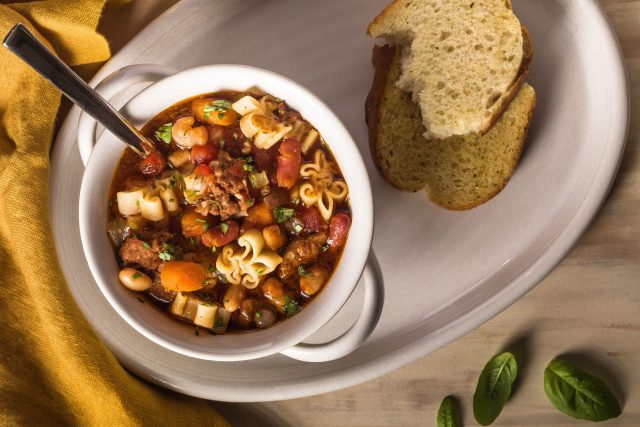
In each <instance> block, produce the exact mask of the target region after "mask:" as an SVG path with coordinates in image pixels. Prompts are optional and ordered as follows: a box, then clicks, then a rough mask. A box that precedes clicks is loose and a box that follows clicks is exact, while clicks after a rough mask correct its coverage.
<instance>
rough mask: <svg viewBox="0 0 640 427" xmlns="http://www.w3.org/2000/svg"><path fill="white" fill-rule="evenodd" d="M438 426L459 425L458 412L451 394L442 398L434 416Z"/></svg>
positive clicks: (450, 426)
mask: <svg viewBox="0 0 640 427" xmlns="http://www.w3.org/2000/svg"><path fill="white" fill-rule="evenodd" d="M436 423H437V426H438V427H459V426H460V423H459V422H458V414H457V413H456V407H455V402H454V401H453V398H452V397H451V396H447V397H445V398H444V399H442V403H440V408H439V409H438V417H437V418H436Z"/></svg>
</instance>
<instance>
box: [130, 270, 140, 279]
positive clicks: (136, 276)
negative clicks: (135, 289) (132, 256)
mask: <svg viewBox="0 0 640 427" xmlns="http://www.w3.org/2000/svg"><path fill="white" fill-rule="evenodd" d="M131 277H133V278H134V279H139V278H140V277H142V274H140V273H138V272H137V271H136V272H135V273H133V276H131Z"/></svg>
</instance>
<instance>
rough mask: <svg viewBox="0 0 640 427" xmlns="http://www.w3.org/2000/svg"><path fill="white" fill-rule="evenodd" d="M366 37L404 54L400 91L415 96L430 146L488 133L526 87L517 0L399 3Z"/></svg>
mask: <svg viewBox="0 0 640 427" xmlns="http://www.w3.org/2000/svg"><path fill="white" fill-rule="evenodd" d="M368 32H369V34H370V35H371V36H373V37H384V38H386V39H387V40H388V41H390V42H391V43H392V44H395V45H397V46H400V47H402V57H401V70H402V71H401V73H400V76H399V78H398V83H397V84H398V86H399V87H400V88H401V89H403V90H404V91H406V92H411V93H412V94H413V99H414V101H415V102H416V103H417V104H418V106H419V107H420V110H421V112H422V121H423V123H424V126H425V137H427V138H447V137H450V136H453V135H466V134H469V133H479V134H484V133H486V132H487V131H488V130H489V129H491V127H492V126H493V124H495V122H496V121H497V119H498V118H499V117H500V115H502V113H503V112H504V110H505V108H506V107H507V106H508V103H509V100H510V98H512V97H513V95H514V94H515V93H517V92H518V89H519V88H520V85H521V84H522V82H521V81H518V80H517V77H518V71H519V69H520V67H521V63H522V60H523V51H524V49H523V43H524V41H523V35H522V32H521V25H520V21H519V20H518V18H517V17H516V16H515V14H514V13H513V10H512V8H511V0H468V1H464V2H463V1H458V0H456V1H446V0H396V1H394V2H393V3H391V4H390V5H389V6H387V8H386V9H384V11H383V12H382V13H380V15H378V16H377V17H376V18H375V19H374V20H373V22H372V23H371V24H370V25H369V30H368Z"/></svg>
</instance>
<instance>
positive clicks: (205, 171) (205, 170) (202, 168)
mask: <svg viewBox="0 0 640 427" xmlns="http://www.w3.org/2000/svg"><path fill="white" fill-rule="evenodd" d="M194 172H195V173H196V175H197V176H206V175H211V174H212V173H213V170H212V169H211V167H210V166H209V165H207V164H204V163H202V164H200V165H198V167H196V170H195V171H194Z"/></svg>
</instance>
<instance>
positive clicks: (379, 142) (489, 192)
mask: <svg viewBox="0 0 640 427" xmlns="http://www.w3.org/2000/svg"><path fill="white" fill-rule="evenodd" d="M530 53H531V52H530V50H529V54H530ZM529 60H530V59H529ZM373 64H374V67H375V77H374V82H373V86H372V88H371V92H370V93H369V96H368V98H367V102H366V113H367V124H368V126H369V144H370V148H371V154H372V156H373V160H374V162H375V164H376V166H377V168H378V170H379V171H380V173H381V174H382V176H383V177H384V178H385V179H386V180H387V181H388V182H389V183H390V184H391V185H393V186H394V187H396V188H398V189H400V190H403V191H418V190H421V189H425V191H426V193H427V196H428V197H429V199H431V201H433V202H434V203H436V204H437V205H439V206H442V207H444V208H447V209H451V210H465V209H471V208H474V207H476V206H478V205H480V204H482V203H484V202H486V201H488V200H489V199H491V198H492V197H493V196H495V195H496V194H498V193H499V192H500V191H501V190H502V189H503V188H504V187H505V186H506V185H507V182H508V181H509V179H510V178H511V176H512V174H513V172H514V170H515V168H516V166H517V164H518V160H519V158H520V154H521V152H522V147H523V145H524V141H525V138H526V134H527V130H528V128H529V123H530V121H531V116H532V114H533V110H534V107H535V103H536V95H535V91H534V90H533V88H532V87H531V86H529V85H528V84H524V85H523V86H522V88H521V89H520V90H519V91H518V92H517V96H515V99H514V100H513V102H511V103H510V105H509V108H507V110H506V112H505V113H504V115H503V116H502V117H501V118H500V120H498V121H497V123H496V124H495V126H493V128H492V129H491V130H490V131H489V132H487V133H486V134H485V135H484V136H480V135H477V134H471V135H465V136H453V137H450V138H447V139H425V138H424V136H423V134H424V131H425V129H424V126H423V124H422V120H421V114H420V108H419V107H418V105H417V104H416V103H415V102H413V101H412V97H411V95H410V94H409V93H407V92H404V91H402V90H400V89H399V88H398V87H397V86H396V84H395V82H396V81H397V79H398V78H399V76H400V74H401V53H400V52H399V50H398V49H396V48H394V47H391V46H382V47H381V46H375V47H374V51H373ZM520 74H521V75H526V72H524V71H521V73H520Z"/></svg>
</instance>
